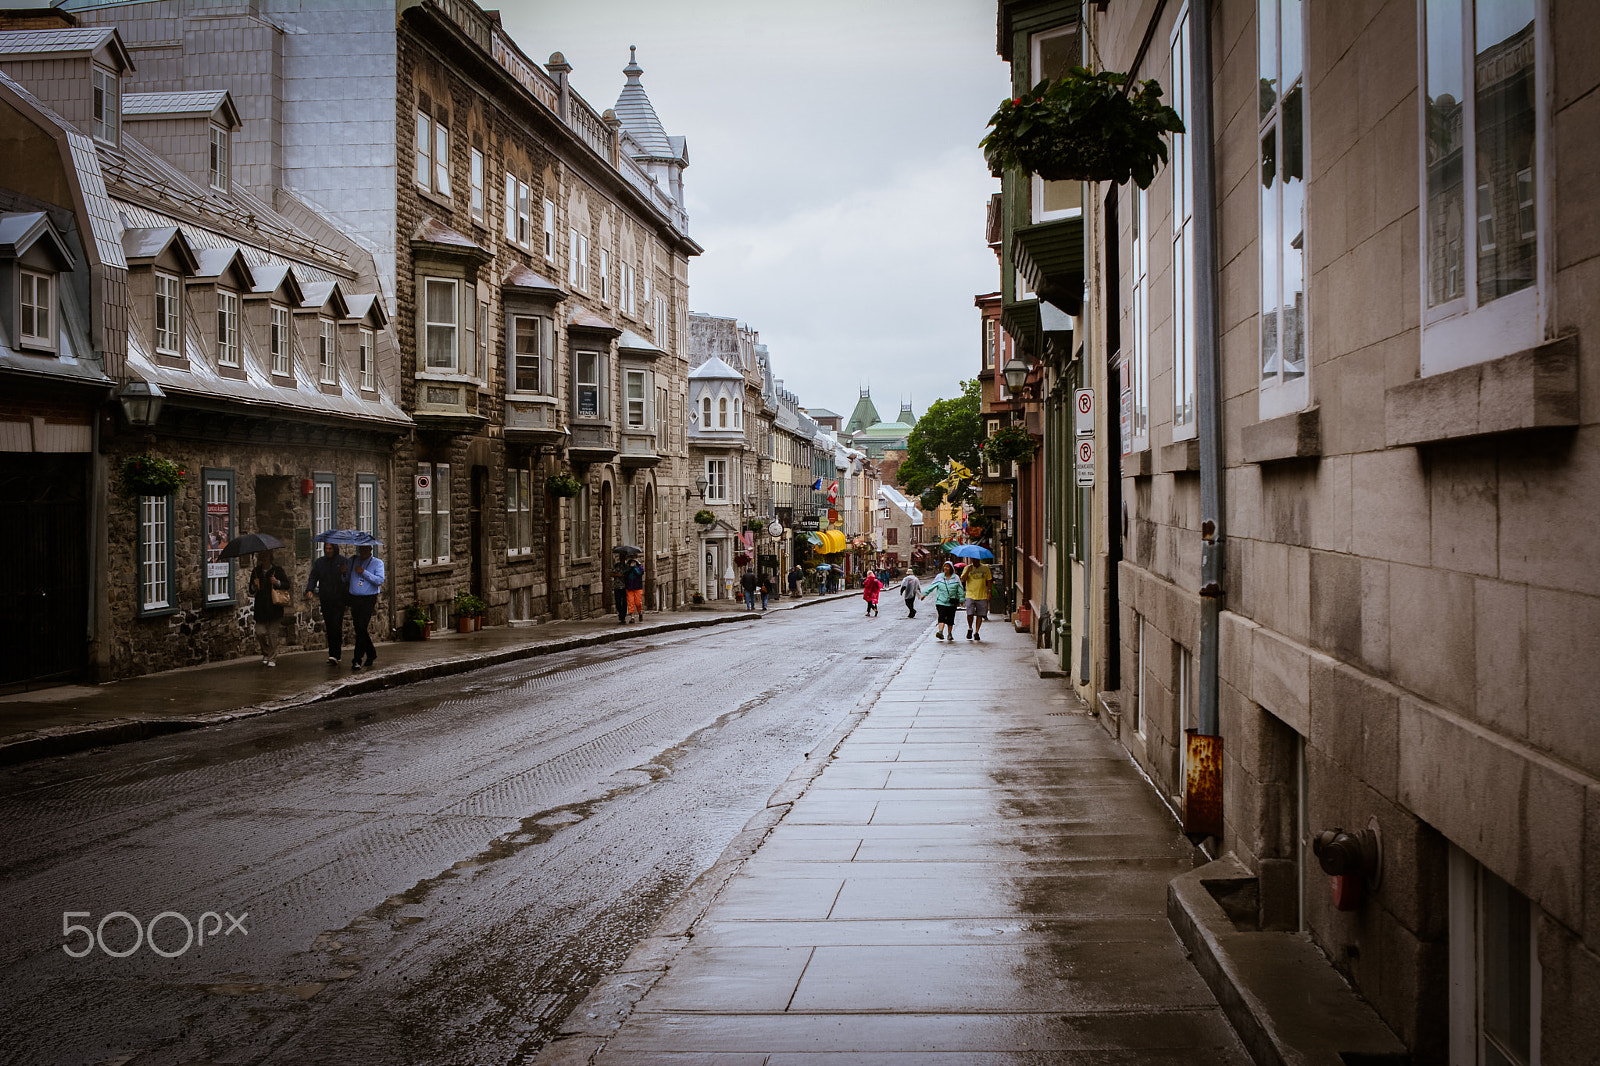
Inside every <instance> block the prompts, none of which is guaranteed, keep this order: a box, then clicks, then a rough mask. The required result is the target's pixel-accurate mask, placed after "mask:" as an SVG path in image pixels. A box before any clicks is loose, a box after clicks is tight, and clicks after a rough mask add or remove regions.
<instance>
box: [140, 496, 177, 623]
mask: <svg viewBox="0 0 1600 1066" xmlns="http://www.w3.org/2000/svg"><path fill="white" fill-rule="evenodd" d="M172 550H173V545H172V497H171V496H140V497H139V605H140V606H139V610H140V613H149V612H152V611H166V610H171V609H172V608H173V607H174V606H176V597H175V595H174V594H175V592H176V591H177V590H176V587H175V585H174V582H173V572H172V563H173V560H172Z"/></svg>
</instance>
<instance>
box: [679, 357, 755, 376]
mask: <svg viewBox="0 0 1600 1066" xmlns="http://www.w3.org/2000/svg"><path fill="white" fill-rule="evenodd" d="M689 378H690V379H691V380H695V381H698V380H701V379H704V378H710V379H711V380H713V381H743V380H744V375H743V374H741V373H740V372H739V371H737V370H735V369H734V368H733V367H731V366H729V365H728V364H727V363H724V362H723V361H722V360H721V359H718V358H717V357H716V356H714V355H713V356H712V357H711V358H709V359H707V360H706V361H705V362H703V363H701V364H700V365H699V366H697V367H695V368H694V369H693V370H691V371H689Z"/></svg>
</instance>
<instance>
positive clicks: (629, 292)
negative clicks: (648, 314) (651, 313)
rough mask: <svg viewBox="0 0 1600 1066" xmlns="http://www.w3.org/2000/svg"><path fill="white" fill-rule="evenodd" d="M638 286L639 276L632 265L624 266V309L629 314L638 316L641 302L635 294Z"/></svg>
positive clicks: (625, 264) (626, 264)
mask: <svg viewBox="0 0 1600 1066" xmlns="http://www.w3.org/2000/svg"><path fill="white" fill-rule="evenodd" d="M637 284H638V275H637V273H636V272H635V271H634V268H633V264H632V263H623V264H622V301H621V302H622V309H623V310H624V311H626V312H627V313H628V314H630V315H633V314H638V312H639V301H638V299H637V294H636V292H635V286H636V285H637Z"/></svg>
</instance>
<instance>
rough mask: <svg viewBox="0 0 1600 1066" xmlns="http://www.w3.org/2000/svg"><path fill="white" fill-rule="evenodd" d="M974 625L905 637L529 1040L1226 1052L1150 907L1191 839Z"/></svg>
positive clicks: (1226, 1059)
mask: <svg viewBox="0 0 1600 1066" xmlns="http://www.w3.org/2000/svg"><path fill="white" fill-rule="evenodd" d="M985 632H986V634H987V635H988V636H989V638H990V639H988V640H985V641H983V642H982V643H977V642H969V641H966V640H958V641H957V642H955V643H954V644H946V643H940V642H936V641H934V640H932V639H931V637H930V638H929V639H925V640H924V641H923V642H922V643H920V644H919V645H917V646H916V647H915V648H913V649H911V650H910V651H909V654H908V657H907V659H906V660H905V662H904V663H903V664H902V666H901V668H900V670H899V671H898V673H897V674H896V675H895V677H894V679H893V680H892V681H891V683H890V684H889V685H888V687H887V688H886V690H885V691H884V692H883V694H882V695H881V697H880V698H878V699H877V700H876V702H874V703H872V704H871V705H870V707H867V708H864V709H861V710H860V711H859V712H858V714H857V715H856V716H855V717H854V718H853V719H852V722H851V723H849V724H847V725H846V726H845V727H843V728H842V729H841V731H840V733H839V734H836V736H835V737H834V738H832V739H831V740H829V741H825V742H824V743H823V744H822V745H820V746H819V749H818V750H817V751H816V752H814V753H813V756H812V759H811V761H810V762H811V766H810V767H806V768H802V769H801V770H799V771H797V773H796V776H795V777H794V778H791V781H790V783H789V784H788V785H786V786H785V787H784V788H781V789H780V790H779V791H778V793H776V794H775V795H774V797H773V799H772V800H771V801H770V805H769V808H768V814H767V816H766V817H765V818H758V819H757V820H756V821H755V822H753V823H752V824H751V825H750V826H749V827H748V828H747V829H746V831H745V833H744V834H742V837H741V839H740V840H737V841H735V843H734V844H733V845H732V846H731V847H730V848H729V851H728V853H727V854H726V855H725V856H724V858H723V859H722V860H719V862H718V864H717V866H715V867H713V869H712V871H710V872H709V873H708V874H707V875H706V877H704V878H702V879H701V881H700V882H698V883H697V884H696V886H695V887H694V888H693V889H691V891H690V894H689V898H688V899H686V900H685V901H684V903H683V904H681V905H680V906H679V907H678V908H677V909H676V910H675V912H674V913H673V914H671V915H669V916H668V918H667V919H666V920H665V921H664V922H663V924H662V926H661V927H659V928H658V929H657V930H656V931H655V934H654V935H653V936H652V937H650V938H648V939H647V940H646V941H644V942H643V943H642V944H641V945H640V946H639V948H638V950H636V951H635V953H634V954H633V956H632V957H631V958H630V960H629V961H628V963H627V964H626V965H625V966H624V967H623V970H622V971H621V972H619V973H617V974H615V975H612V976H611V977H610V978H608V979H606V980H605V981H603V982H602V983H601V984H600V985H599V986H598V987H596V989H595V990H594V991H593V993H592V994H591V995H590V996H589V997H588V998H587V999H586V1000H585V1001H584V1003H582V1004H580V1006H579V1007H578V1009H577V1010H575V1011H574V1012H573V1013H572V1015H571V1016H570V1017H569V1018H568V1019H567V1020H566V1023H565V1025H564V1027H563V1030H564V1031H563V1034H562V1036H561V1037H560V1038H559V1039H558V1040H557V1041H555V1042H553V1043H552V1044H550V1045H549V1046H547V1047H546V1048H545V1049H544V1051H543V1053H542V1054H541V1056H540V1057H539V1059H538V1060H537V1061H538V1062H539V1063H540V1064H542V1066H556V1064H560V1066H568V1064H573V1063H591V1062H592V1063H597V1064H600V1066H634V1064H644V1063H674V1062H683V1063H689V1062H694V1063H716V1064H727V1066H734V1064H738V1066H744V1064H750V1066H757V1064H760V1066H794V1064H802V1063H823V1062H827V1063H906V1064H910V1063H956V1062H960V1063H978V1064H999V1063H1063V1062H1067V1063H1091V1062H1092V1063H1113V1062H1116V1063H1122V1062H1138V1063H1173V1064H1177V1063H1182V1064H1184V1066H1206V1064H1213V1063H1217V1064H1220V1063H1230V1064H1243V1063H1248V1062H1249V1061H1250V1059H1249V1057H1248V1056H1247V1055H1246V1053H1245V1051H1244V1050H1243V1048H1242V1046H1241V1045H1240V1044H1239V1042H1238V1040H1237V1039H1236V1037H1235V1035H1234V1033H1233V1030H1232V1029H1231V1028H1230V1026H1229V1024H1228V1022H1227V1020H1226V1019H1225V1018H1224V1016H1223V1014H1222V1011H1221V1010H1220V1009H1219V1007H1218V1006H1217V1003H1216V1000H1215V999H1214V998H1213V997H1212V994H1211V993H1210V991H1208V989H1207V987H1206V985H1205V984H1204V983H1203V982H1202V980H1201V979H1200V977H1199V976H1198V974H1197V973H1196V971H1195V969H1194V967H1193V966H1192V965H1191V963H1190V962H1189V961H1188V958H1187V957H1186V952H1185V949H1184V946H1183V944H1182V943H1180V941H1179V939H1178V937H1177V935H1176V934H1175V933H1174V931H1173V929H1172V926H1171V925H1170V924H1169V923H1168V920H1167V887H1168V883H1169V882H1170V881H1172V880H1173V878H1174V877H1176V876H1178V875H1180V874H1183V873H1185V872H1187V871H1190V870H1192V869H1193V868H1194V867H1195V866H1196V865H1197V864H1198V863H1199V862H1201V861H1203V857H1202V856H1201V855H1200V854H1199V853H1198V852H1196V851H1195V850H1194V849H1193V848H1192V847H1191V846H1190V845H1189V843H1188V841H1187V840H1186V839H1185V838H1184V837H1183V836H1182V834H1181V833H1180V832H1179V829H1178V826H1177V824H1176V822H1175V821H1174V819H1173V817H1172V815H1171V813H1170V812H1169V811H1168V810H1167V809H1166V808H1165V807H1164V806H1163V805H1162V803H1161V802H1160V801H1159V799H1158V798H1157V797H1156V796H1155V794H1154V792H1153V790H1152V789H1151V788H1150V787H1149V785H1148V784H1147V783H1146V782H1145V781H1144V779H1143V778H1142V777H1141V776H1140V774H1139V773H1138V772H1137V770H1136V769H1135V768H1134V767H1133V765H1132V764H1131V763H1130V762H1129V760H1128V758H1127V756H1126V754H1125V753H1124V752H1123V751H1122V750H1121V749H1120V748H1119V747H1118V746H1117V745H1116V744H1115V743H1114V742H1113V741H1112V740H1111V739H1110V738H1109V737H1108V736H1107V735H1106V733H1105V732H1104V730H1103V729H1102V728H1101V727H1100V725H1099V723H1098V722H1097V721H1096V720H1095V719H1093V718H1091V717H1089V715H1088V714H1087V711H1086V709H1085V708H1084V707H1083V705H1082V704H1081V703H1080V702H1079V701H1078V700H1077V699H1076V698H1075V697H1073V696H1072V695H1071V694H1070V692H1069V690H1068V689H1067V688H1066V687H1065V686H1064V685H1062V684H1061V683H1060V682H1052V681H1048V680H1044V679H1041V678H1039V676H1038V673H1037V670H1036V669H1035V665H1034V657H1033V648H1032V646H1031V642H1030V641H1029V640H1028V638H1027V636H1026V635H1025V634H1024V635H1019V634H1017V633H1015V632H1014V631H1013V630H1012V629H1011V628H1010V627H1009V626H1005V625H1003V624H996V625H992V626H991V627H990V628H989V629H988V630H986V631H985ZM830 751H831V752H832V756H831V758H830V757H829V752H830ZM813 767H814V768H813Z"/></svg>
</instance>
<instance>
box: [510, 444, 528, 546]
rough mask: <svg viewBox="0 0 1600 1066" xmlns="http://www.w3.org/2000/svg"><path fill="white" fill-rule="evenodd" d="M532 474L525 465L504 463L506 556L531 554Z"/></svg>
mask: <svg viewBox="0 0 1600 1066" xmlns="http://www.w3.org/2000/svg"><path fill="white" fill-rule="evenodd" d="M532 495H533V475H532V473H531V472H530V471H529V470H528V468H527V466H526V465H523V466H512V465H510V464H507V465H506V556H507V557H508V558H511V559H515V558H518V557H519V556H523V555H532V554H533V499H532Z"/></svg>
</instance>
